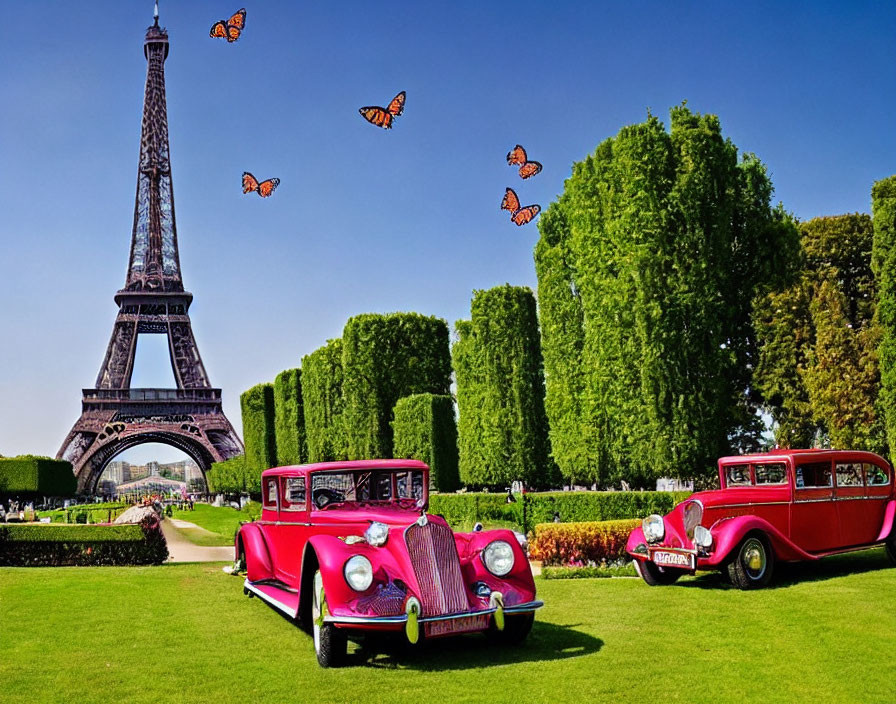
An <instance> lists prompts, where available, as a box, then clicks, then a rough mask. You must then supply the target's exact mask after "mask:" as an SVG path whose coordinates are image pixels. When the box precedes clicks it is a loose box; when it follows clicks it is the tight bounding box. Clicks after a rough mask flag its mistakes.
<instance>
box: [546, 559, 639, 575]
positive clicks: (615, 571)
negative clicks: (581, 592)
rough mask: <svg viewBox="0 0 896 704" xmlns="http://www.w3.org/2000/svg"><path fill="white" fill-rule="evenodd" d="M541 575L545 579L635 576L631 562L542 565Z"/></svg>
mask: <svg viewBox="0 0 896 704" xmlns="http://www.w3.org/2000/svg"><path fill="white" fill-rule="evenodd" d="M541 576H542V577H544V578H545V579H593V578H597V577H637V576H638V573H637V572H636V571H635V566H634V565H633V564H631V562H626V563H624V564H616V565H605V566H603V565H595V566H592V567H544V568H543V569H542V570H541Z"/></svg>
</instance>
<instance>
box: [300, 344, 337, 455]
mask: <svg viewBox="0 0 896 704" xmlns="http://www.w3.org/2000/svg"><path fill="white" fill-rule="evenodd" d="M302 396H303V401H304V412H305V440H306V443H307V445H308V461H309V462H327V461H330V460H344V459H347V458H348V446H347V444H346V438H345V432H344V430H343V425H344V421H343V408H344V403H343V400H342V340H341V339H340V338H337V339H335V340H327V344H326V345H324V346H323V347H319V348H318V349H316V350H315V351H314V352H312V353H311V354H309V355H306V356H304V357H302Z"/></svg>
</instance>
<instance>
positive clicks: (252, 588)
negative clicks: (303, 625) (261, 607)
mask: <svg viewBox="0 0 896 704" xmlns="http://www.w3.org/2000/svg"><path fill="white" fill-rule="evenodd" d="M243 586H244V587H245V588H246V589H248V590H249V591H250V592H252V593H253V594H255V595H256V596H257V597H258V598H260V599H264V600H265V601H266V602H268V603H269V604H270V605H271V606H275V607H276V608H278V609H280V610H281V611H282V612H283V613H285V614H288V615H289V616H291V617H293V618H295V615H296V614H295V612H294V611H293V610H292V609H291V608H289V607H288V606H287V605H286V604H284V603H282V602H279V601H277V600H276V599H275V598H274V597H272V596H268V595H267V594H265V593H264V592H263V591H261V590H260V589H258V588H257V587H255V585H253V584H252V582H250V581H249V579H248V578H247V579H246V581H245V582H243Z"/></svg>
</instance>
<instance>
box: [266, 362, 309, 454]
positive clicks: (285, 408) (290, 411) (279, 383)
mask: <svg viewBox="0 0 896 704" xmlns="http://www.w3.org/2000/svg"><path fill="white" fill-rule="evenodd" d="M274 434H275V438H276V444H277V464H278V465H288V464H302V463H303V462H305V461H306V460H307V458H308V448H307V447H306V444H305V409H304V406H303V403H302V370H301V369H286V370H284V371H282V372H280V373H279V374H278V375H277V377H276V378H275V379H274Z"/></svg>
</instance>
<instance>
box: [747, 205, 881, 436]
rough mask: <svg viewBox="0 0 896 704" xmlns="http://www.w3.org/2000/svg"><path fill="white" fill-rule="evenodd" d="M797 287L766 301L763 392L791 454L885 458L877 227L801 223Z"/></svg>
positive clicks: (861, 219) (860, 218) (838, 220)
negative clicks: (838, 452)
mask: <svg viewBox="0 0 896 704" xmlns="http://www.w3.org/2000/svg"><path fill="white" fill-rule="evenodd" d="M799 227H800V238H801V246H802V249H803V255H802V259H801V268H800V271H799V273H798V275H797V276H796V279H795V280H794V281H793V282H792V283H791V284H790V285H789V286H787V287H784V288H782V289H781V290H778V291H772V292H770V293H769V294H768V295H766V296H765V297H763V298H761V299H760V300H759V301H757V304H756V308H755V316H754V319H755V323H756V327H757V331H758V335H759V339H760V341H761V347H760V355H759V364H758V365H757V368H756V373H755V376H754V383H755V385H756V388H757V389H758V390H759V391H760V392H761V394H762V395H763V397H764V399H765V404H766V407H767V408H768V409H769V410H770V411H771V412H772V416H773V418H774V420H775V421H776V424H777V428H776V437H775V440H776V442H777V444H778V445H780V446H782V447H811V446H813V445H814V444H818V443H822V444H830V445H832V446H834V447H838V448H855V449H866V450H872V451H875V452H882V451H884V450H885V447H886V439H885V437H884V432H883V426H882V423H881V419H880V412H879V407H878V404H879V399H878V396H879V391H880V374H879V366H878V355H877V346H878V342H879V338H880V328H879V326H878V325H877V324H876V318H875V301H876V281H875V276H874V274H873V272H872V267H871V251H872V240H873V227H872V222H871V218H870V217H868V216H867V215H864V214H860V213H854V214H849V215H838V216H832V217H821V218H814V219H812V220H809V221H807V222H804V223H801V224H800V226H799Z"/></svg>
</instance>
